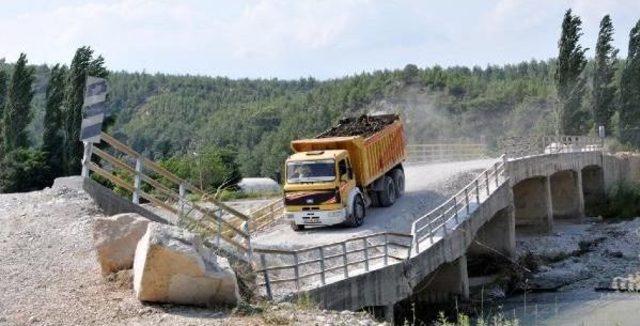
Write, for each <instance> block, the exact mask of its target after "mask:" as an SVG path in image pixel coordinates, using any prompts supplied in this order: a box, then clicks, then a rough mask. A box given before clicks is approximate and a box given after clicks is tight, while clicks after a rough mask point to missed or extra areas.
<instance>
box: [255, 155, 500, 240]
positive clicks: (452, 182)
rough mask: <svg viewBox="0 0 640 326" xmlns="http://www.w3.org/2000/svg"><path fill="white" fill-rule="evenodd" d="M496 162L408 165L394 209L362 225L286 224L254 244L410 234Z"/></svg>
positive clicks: (377, 211)
mask: <svg viewBox="0 0 640 326" xmlns="http://www.w3.org/2000/svg"><path fill="white" fill-rule="evenodd" d="M495 161H496V160H495V159H486V160H474V161H466V162H453V163H439V164H430V165H414V166H406V167H405V179H406V191H405V194H404V196H402V197H401V198H400V199H399V200H398V201H397V202H396V203H395V204H394V205H393V206H391V207H385V208H371V209H368V210H367V217H366V218H365V221H364V224H363V225H362V226H360V227H358V228H348V227H343V226H332V227H317V228H309V229H307V230H304V231H301V232H295V231H293V230H291V228H290V227H289V225H288V224H286V222H284V221H283V222H282V223H280V224H276V225H274V226H273V227H271V228H269V229H267V230H265V231H263V232H261V233H259V234H257V235H256V237H255V238H254V239H253V241H254V245H255V246H256V247H262V248H266V247H271V248H302V247H309V246H314V245H322V244H327V243H332V242H338V241H342V240H345V239H348V238H350V237H357V236H361V235H365V234H370V233H376V232H381V231H395V232H402V233H409V232H410V231H411V223H412V222H413V220H415V219H416V218H418V217H420V216H422V215H424V214H425V213H427V212H428V211H429V210H431V209H433V208H435V207H437V206H438V205H440V204H441V203H442V202H444V201H445V200H446V199H447V198H448V197H450V196H451V195H453V194H454V193H455V192H457V191H458V190H460V189H461V188H462V187H464V186H465V185H466V184H467V183H468V182H470V181H471V180H473V178H475V176H476V175H477V173H478V172H481V171H482V170H484V169H486V168H488V167H489V166H490V165H491V164H493V163H495Z"/></svg>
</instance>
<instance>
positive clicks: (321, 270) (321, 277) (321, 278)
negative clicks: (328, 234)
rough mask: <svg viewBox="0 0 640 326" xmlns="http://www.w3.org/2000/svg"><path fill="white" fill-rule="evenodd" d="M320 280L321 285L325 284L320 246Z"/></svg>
mask: <svg viewBox="0 0 640 326" xmlns="http://www.w3.org/2000/svg"><path fill="white" fill-rule="evenodd" d="M319 250H320V281H321V282H322V285H325V284H327V281H326V278H325V274H324V247H320V248H319Z"/></svg>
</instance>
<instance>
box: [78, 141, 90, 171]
mask: <svg viewBox="0 0 640 326" xmlns="http://www.w3.org/2000/svg"><path fill="white" fill-rule="evenodd" d="M83 143H84V155H83V156H82V162H81V163H82V174H81V175H82V177H83V178H88V177H89V163H91V152H92V150H93V143H91V142H86V141H85V142H83Z"/></svg>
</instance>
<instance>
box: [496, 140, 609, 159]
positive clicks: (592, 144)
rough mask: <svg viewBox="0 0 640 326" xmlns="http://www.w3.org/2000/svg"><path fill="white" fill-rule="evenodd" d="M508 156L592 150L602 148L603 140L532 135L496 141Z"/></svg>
mask: <svg viewBox="0 0 640 326" xmlns="http://www.w3.org/2000/svg"><path fill="white" fill-rule="evenodd" d="M498 146H499V147H500V150H501V151H502V152H503V153H505V154H506V155H507V157H509V158H516V157H526V156H531V155H540V154H555V153H570V152H592V151H601V150H602V149H603V148H604V140H603V139H602V138H598V137H592V136H532V137H508V138H503V139H501V140H500V141H499V142H498Z"/></svg>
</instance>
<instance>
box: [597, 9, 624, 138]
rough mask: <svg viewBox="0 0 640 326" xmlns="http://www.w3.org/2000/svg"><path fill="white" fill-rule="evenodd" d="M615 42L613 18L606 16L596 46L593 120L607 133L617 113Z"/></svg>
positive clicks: (601, 23) (616, 52) (601, 24)
mask: <svg viewBox="0 0 640 326" xmlns="http://www.w3.org/2000/svg"><path fill="white" fill-rule="evenodd" d="M611 42H613V24H612V22H611V17H609V15H606V16H604V17H603V18H602V21H600V32H599V33H598V42H597V44H596V57H595V63H594V65H595V66H594V74H593V90H592V94H593V120H594V122H595V125H596V127H597V126H604V127H605V130H606V131H607V132H610V130H611V117H612V116H613V113H614V112H615V106H614V104H615V103H614V100H615V96H616V85H615V83H614V76H615V73H616V65H617V59H616V56H617V54H618V50H617V49H615V48H614V47H613V45H611Z"/></svg>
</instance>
